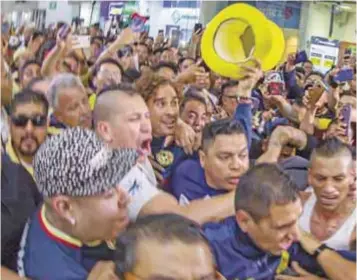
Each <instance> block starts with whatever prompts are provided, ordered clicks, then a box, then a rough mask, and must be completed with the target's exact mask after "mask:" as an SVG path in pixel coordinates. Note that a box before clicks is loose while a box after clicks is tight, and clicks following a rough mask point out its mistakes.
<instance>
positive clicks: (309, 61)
mask: <svg viewBox="0 0 357 280" xmlns="http://www.w3.org/2000/svg"><path fill="white" fill-rule="evenodd" d="M305 63H310V64H312V65H313V63H312V61H311V60H306V61H305V62H304V63H303V64H302V65H305Z"/></svg>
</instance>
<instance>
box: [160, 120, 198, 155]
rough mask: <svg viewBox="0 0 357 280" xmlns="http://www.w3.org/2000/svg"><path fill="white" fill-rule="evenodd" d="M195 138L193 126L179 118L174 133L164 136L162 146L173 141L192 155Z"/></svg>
mask: <svg viewBox="0 0 357 280" xmlns="http://www.w3.org/2000/svg"><path fill="white" fill-rule="evenodd" d="M195 139H196V133H195V131H194V130H193V128H192V127H191V126H189V125H188V124H186V123H185V122H183V121H182V120H181V119H180V118H179V119H178V121H177V125H176V129H175V135H174V136H173V137H172V136H168V137H166V139H165V142H164V147H167V146H169V145H170V144H172V143H173V142H174V141H175V143H176V144H177V145H178V146H180V147H182V148H183V150H184V151H185V153H186V154H188V155H192V153H193V147H194V145H195Z"/></svg>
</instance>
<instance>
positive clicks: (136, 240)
mask: <svg viewBox="0 0 357 280" xmlns="http://www.w3.org/2000/svg"><path fill="white" fill-rule="evenodd" d="M66 29H67V31H66ZM65 31H66V32H65ZM203 32H204V29H200V30H198V31H196V32H194V33H193V34H192V37H191V39H190V41H189V42H188V43H187V45H185V46H179V47H173V46H172V44H173V40H172V39H171V38H165V35H164V34H163V33H162V32H159V34H158V35H157V37H156V38H153V37H150V36H149V35H148V33H145V32H143V33H135V32H133V31H132V30H131V29H130V28H126V29H123V30H121V32H120V33H119V34H118V35H114V36H111V35H109V34H107V35H106V34H104V33H103V31H102V30H101V29H100V28H99V26H98V25H93V26H91V27H90V28H88V34H85V35H88V36H90V46H89V47H88V48H85V49H84V48H79V47H78V44H79V42H78V34H76V31H75V30H71V29H70V28H69V27H68V26H67V25H66V24H65V23H57V24H56V26H54V27H52V28H49V29H46V30H44V31H39V30H36V29H35V28H34V27H33V26H22V27H20V28H18V29H17V30H10V31H9V33H8V34H2V50H1V102H2V104H1V105H2V114H1V140H2V165H1V167H2V168H1V171H2V183H3V186H2V277H4V279H20V278H21V277H22V278H27V279H224V278H226V279H274V278H275V279H282V280H283V279H288V280H289V279H311V280H313V279H326V278H322V277H327V278H328V279H355V278H354V277H355V267H356V265H355V259H356V255H355V246H356V245H355V240H356V237H355V226H356V220H355V215H356V213H355V212H356V209H355V208H356V207H355V190H356V172H355V162H356V153H355V144H356V142H355V141H356V57H355V55H353V54H351V53H349V52H346V53H345V54H344V56H343V59H342V61H338V62H337V61H336V65H334V66H333V67H332V68H331V69H330V70H328V71H327V72H326V73H321V72H319V71H316V70H315V69H314V65H313V64H312V62H310V61H308V60H307V61H305V62H303V63H300V64H295V58H296V57H295V56H296V54H289V55H288V56H287V58H286V60H285V61H282V62H281V64H280V65H277V66H276V68H275V69H272V70H271V71H266V72H263V71H262V70H261V65H260V62H259V61H257V60H256V59H254V58H250V62H251V63H249V65H251V66H247V64H246V63H245V64H241V65H240V68H239V69H240V71H241V72H242V73H243V75H242V76H243V78H242V79H240V80H233V79H231V78H229V77H223V76H221V75H219V74H218V73H215V72H213V71H212V70H211V69H210V68H209V67H208V66H207V64H206V63H205V61H203V59H202V58H201V56H200V41H201V37H202V34H203ZM82 35H83V34H82ZM346 71H349V73H350V72H352V78H347V79H344V80H342V81H341V80H340V79H339V77H340V76H341V73H342V72H346ZM109 150H110V151H111V152H110V153H109V152H107V151H109ZM103 151H104V152H103ZM93 162H94V163H93ZM93 165H94V166H95V167H93V169H91V168H92V166H93ZM88 168H89V169H88ZM88 170H90V171H88ZM108 185H110V187H113V186H112V185H114V188H111V189H110V188H109V186H108ZM14 193H16V195H14ZM118 217H120V218H118ZM28 219H29V220H28ZM97 240H99V241H103V242H104V241H106V242H104V243H105V246H104V245H103V246H102V245H100V246H97V245H99V244H101V243H100V242H99V243H98V242H97V243H96V242H94V241H97ZM109 240H115V241H116V242H113V244H115V243H116V246H110V245H109V244H112V243H109V242H107V241H109ZM93 243H95V244H96V245H89V244H93ZM104 243H103V244H104ZM326 246H327V247H326ZM97 247H98V248H97ZM104 247H105V248H104ZM143 260H146V262H145V261H143ZM205 269H206V270H205Z"/></svg>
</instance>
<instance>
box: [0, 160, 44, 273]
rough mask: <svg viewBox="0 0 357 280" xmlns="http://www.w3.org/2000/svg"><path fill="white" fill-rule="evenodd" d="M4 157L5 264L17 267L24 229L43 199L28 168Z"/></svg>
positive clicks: (2, 223)
mask: <svg viewBox="0 0 357 280" xmlns="http://www.w3.org/2000/svg"><path fill="white" fill-rule="evenodd" d="M1 161H2V163H1V165H2V166H1V265H4V266H6V267H8V268H9V269H11V270H16V261H17V252H18V249H19V245H20V240H21V236H22V231H23V229H24V226H25V224H26V221H27V219H28V218H29V217H30V216H31V215H32V214H33V213H34V211H35V210H36V208H37V206H38V205H39V203H40V202H41V200H42V199H41V195H40V194H39V192H38V190H37V187H36V184H35V182H34V180H33V178H32V177H31V175H30V174H29V173H28V172H27V171H26V169H25V168H23V167H22V166H21V165H18V164H15V163H13V162H12V161H11V160H10V159H9V158H8V157H7V156H6V155H2V157H1Z"/></svg>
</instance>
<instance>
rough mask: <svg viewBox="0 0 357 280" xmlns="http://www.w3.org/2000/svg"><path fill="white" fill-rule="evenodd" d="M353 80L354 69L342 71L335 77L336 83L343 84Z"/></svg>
mask: <svg viewBox="0 0 357 280" xmlns="http://www.w3.org/2000/svg"><path fill="white" fill-rule="evenodd" d="M352 80H353V70H352V69H342V70H341V71H339V72H338V73H337V75H336V76H335V77H334V81H335V82H336V83H342V82H347V81H352Z"/></svg>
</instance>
